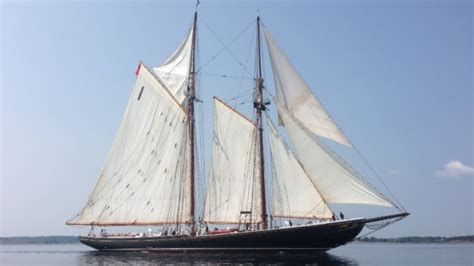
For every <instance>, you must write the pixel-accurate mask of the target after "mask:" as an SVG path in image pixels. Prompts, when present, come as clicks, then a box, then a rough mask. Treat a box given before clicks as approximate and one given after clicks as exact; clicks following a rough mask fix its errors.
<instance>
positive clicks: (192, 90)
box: [188, 11, 197, 234]
mask: <svg viewBox="0 0 474 266" xmlns="http://www.w3.org/2000/svg"><path fill="white" fill-rule="evenodd" d="M196 30H197V11H196V12H194V22H193V36H192V43H191V63H190V68H189V86H188V117H189V138H190V140H191V142H190V143H191V149H190V153H191V169H190V175H191V206H190V208H191V209H190V214H191V223H192V225H191V226H192V233H193V234H194V233H195V217H194V213H195V193H194V191H195V185H194V184H195V172H196V171H195V153H196V149H195V143H194V141H195V135H196V125H195V122H196V120H195V118H194V101H195V99H196Z"/></svg>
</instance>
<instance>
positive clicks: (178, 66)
mask: <svg viewBox="0 0 474 266" xmlns="http://www.w3.org/2000/svg"><path fill="white" fill-rule="evenodd" d="M193 32H194V27H192V28H191V30H190V31H189V33H188V35H187V36H186V38H185V39H184V41H183V42H182V43H181V45H180V46H179V48H178V49H177V50H176V51H175V52H174V53H173V54H172V55H171V56H170V57H169V58H168V59H166V61H165V62H164V63H162V64H161V65H159V66H158V67H155V68H153V71H155V73H156V74H157V75H158V77H160V79H161V80H162V81H163V82H164V83H165V85H166V87H167V88H168V89H169V90H170V91H171V92H172V93H173V95H174V97H175V98H176V100H177V101H178V102H179V103H180V104H183V102H184V100H185V98H186V92H187V88H188V80H189V69H190V65H191V55H192V48H193Z"/></svg>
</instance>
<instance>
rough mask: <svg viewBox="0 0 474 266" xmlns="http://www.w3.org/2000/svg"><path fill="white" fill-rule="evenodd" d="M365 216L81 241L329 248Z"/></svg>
mask: <svg viewBox="0 0 474 266" xmlns="http://www.w3.org/2000/svg"><path fill="white" fill-rule="evenodd" d="M364 225H365V219H351V220H344V221H336V222H328V223H320V224H311V225H302V226H295V227H285V228H279V229H269V230H260V231H247V232H238V233H228V234H219V235H212V234H209V235H201V236H187V235H180V236H159V237H136V238H133V237H126V238H119V237H89V236H81V237H80V238H79V239H80V241H81V242H82V243H83V244H85V245H87V246H90V247H92V248H94V249H97V250H101V251H155V252H160V251H162V252H183V251H184V252H209V251H210V252H216V251H223V252H233V251H236V252H242V251H251V252H274V251H286V252H291V251H298V252H300V251H326V250H329V249H331V248H335V247H337V246H340V245H344V244H346V243H347V242H350V241H351V240H353V239H354V238H355V237H356V236H357V235H358V234H359V233H360V231H362V229H363V227H364Z"/></svg>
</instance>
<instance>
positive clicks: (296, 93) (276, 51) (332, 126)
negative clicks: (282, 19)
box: [264, 29, 352, 147]
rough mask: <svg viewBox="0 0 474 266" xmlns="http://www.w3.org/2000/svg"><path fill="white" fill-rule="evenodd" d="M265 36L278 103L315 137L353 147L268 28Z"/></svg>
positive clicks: (265, 30)
mask: <svg viewBox="0 0 474 266" xmlns="http://www.w3.org/2000/svg"><path fill="white" fill-rule="evenodd" d="M264 33H265V39H266V40H267V45H268V49H269V52H270V61H271V65H272V70H273V77H274V79H275V87H276V96H277V100H278V102H279V103H280V104H281V105H283V106H284V107H285V108H286V109H288V110H289V111H290V112H291V113H292V114H293V115H294V116H295V117H296V118H298V119H299V120H300V121H301V122H302V123H303V124H304V125H305V126H306V127H307V128H308V129H309V130H310V131H311V132H313V133H314V134H316V135H318V136H321V137H325V138H328V139H331V140H333V141H336V142H339V143H341V144H344V145H347V146H349V147H352V145H351V143H350V141H349V140H348V139H347V137H346V136H345V135H344V133H342V131H341V130H340V129H339V128H338V126H337V125H336V123H335V122H334V121H333V119H332V118H331V116H330V115H329V113H328V111H326V109H325V108H324V107H323V106H322V105H321V103H320V102H319V100H318V99H317V98H316V96H315V95H314V94H313V93H312V92H311V89H310V88H309V86H308V85H307V84H306V82H305V81H304V80H303V78H302V77H301V76H300V74H299V73H298V71H297V70H296V69H295V67H294V66H293V64H292V63H291V62H290V60H289V58H288V57H287V56H286V55H285V53H284V52H283V50H281V49H280V47H279V46H278V45H277V43H276V42H275V41H274V40H273V37H272V35H271V34H270V32H269V31H268V29H264Z"/></svg>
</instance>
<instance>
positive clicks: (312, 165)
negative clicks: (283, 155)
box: [277, 103, 395, 207]
mask: <svg viewBox="0 0 474 266" xmlns="http://www.w3.org/2000/svg"><path fill="white" fill-rule="evenodd" d="M277 106H278V111H279V114H280V115H281V119H282V120H283V122H284V123H285V128H286V129H287V130H288V133H289V135H290V138H291V140H292V142H293V145H294V150H295V154H296V158H297V159H298V161H299V162H300V163H301V165H302V166H303V169H304V170H305V171H306V173H307V174H308V176H309V177H310V178H311V180H312V181H313V183H314V184H315V185H316V186H317V188H318V191H319V192H320V193H321V195H322V197H323V198H324V199H325V201H326V202H327V203H350V204H369V205H379V206H385V207H395V206H394V204H392V203H391V202H390V200H388V199H387V198H386V197H385V196H383V195H382V194H381V193H380V192H378V191H376V190H375V188H373V187H372V186H371V185H370V184H368V183H367V182H366V181H365V180H363V179H362V177H360V176H359V175H358V174H357V173H356V172H355V171H354V170H353V169H352V168H351V167H350V166H349V165H347V164H346V163H345V162H344V161H343V160H342V159H341V158H339V157H338V156H337V155H336V154H335V153H334V152H333V151H332V150H331V149H330V148H329V147H328V146H327V145H325V144H324V143H323V142H322V140H320V139H319V138H318V137H317V136H314V135H313V134H312V132H310V131H309V130H308V129H307V128H306V127H305V126H304V125H303V124H302V123H300V121H299V120H298V119H296V118H295V117H294V116H293V115H292V114H291V113H290V112H289V111H288V110H287V109H286V108H284V107H282V106H281V105H279V104H278V103H277Z"/></svg>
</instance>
